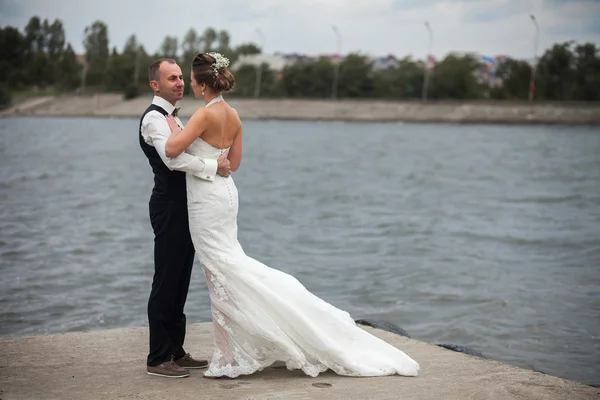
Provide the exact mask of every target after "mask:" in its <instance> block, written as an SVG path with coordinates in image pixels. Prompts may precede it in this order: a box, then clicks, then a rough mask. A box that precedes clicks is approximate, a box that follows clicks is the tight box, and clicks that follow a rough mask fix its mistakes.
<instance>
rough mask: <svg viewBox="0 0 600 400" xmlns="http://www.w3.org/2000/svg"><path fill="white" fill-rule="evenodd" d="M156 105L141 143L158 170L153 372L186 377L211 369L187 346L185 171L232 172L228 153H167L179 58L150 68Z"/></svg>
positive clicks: (189, 255)
mask: <svg viewBox="0 0 600 400" xmlns="http://www.w3.org/2000/svg"><path fill="white" fill-rule="evenodd" d="M148 72H149V78H150V87H151V88H152V90H153V91H154V98H153V100H152V104H151V105H150V106H149V107H148V108H147V109H146V111H145V112H144V114H143V115H142V118H141V121H140V129H139V142H140V146H141V148H142V150H143V151H144V154H145V155H146V157H147V158H148V162H149V163H150V166H151V167H152V171H153V173H154V188H153V190H152V195H151V196H150V223H151V225H152V229H153V231H154V278H153V281H152V290H151V292H150V298H149V300H148V322H149V328H150V353H149V354H148V359H147V362H146V364H147V372H148V374H150V375H156V376H164V377H169V378H185V377H187V376H189V375H190V373H189V371H188V369H194V368H205V367H207V365H208V363H207V361H206V360H195V359H194V358H192V356H191V355H190V354H189V353H186V352H185V350H184V349H183V342H184V339H185V329H186V318H185V314H184V313H183V309H184V306H185V301H186V298H187V293H188V289H189V285H190V277H191V274H192V266H193V263H194V254H195V252H194V246H193V244H192V239H191V237H190V232H189V225H188V214H187V197H186V183H185V179H186V177H185V173H186V172H187V173H189V174H191V175H193V176H194V177H196V178H199V179H204V180H208V181H213V180H214V179H215V175H216V174H219V175H221V176H225V177H226V176H229V173H230V167H229V160H227V158H226V157H227V155H226V154H224V156H222V157H221V158H219V160H211V159H202V158H198V157H194V156H192V155H190V154H186V153H182V154H181V155H179V156H178V157H174V158H168V157H167V156H166V155H165V144H166V142H167V139H168V138H169V135H170V134H171V129H170V128H169V125H168V123H167V120H166V116H167V115H173V116H174V117H175V119H176V120H177V122H178V124H180V125H181V121H179V119H178V118H177V111H178V110H177V109H175V104H176V103H177V101H178V100H181V98H182V97H183V88H184V82H183V75H182V73H181V68H179V66H178V65H177V63H176V62H175V60H172V59H160V60H157V61H155V62H154V63H152V65H150V68H149V71H148Z"/></svg>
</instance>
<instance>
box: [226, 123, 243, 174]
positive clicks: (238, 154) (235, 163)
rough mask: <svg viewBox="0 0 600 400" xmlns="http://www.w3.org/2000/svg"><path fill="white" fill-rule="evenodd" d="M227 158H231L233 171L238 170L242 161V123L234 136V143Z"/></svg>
mask: <svg viewBox="0 0 600 400" xmlns="http://www.w3.org/2000/svg"><path fill="white" fill-rule="evenodd" d="M227 159H228V160H229V163H230V166H231V171H237V169H238V168H239V167H240V163H241V162H242V125H240V128H239V129H238V132H237V133H236V134H235V137H234V138H233V143H232V145H231V148H230V149H229V155H228V156H227Z"/></svg>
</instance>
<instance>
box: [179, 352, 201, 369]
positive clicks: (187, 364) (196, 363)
mask: <svg viewBox="0 0 600 400" xmlns="http://www.w3.org/2000/svg"><path fill="white" fill-rule="evenodd" d="M175 363H176V364H177V365H179V366H180V367H182V368H185V369H201V368H206V367H208V361H206V360H195V359H194V358H193V357H192V355H191V354H190V353H187V354H186V355H185V356H183V357H181V358H180V359H179V360H175Z"/></svg>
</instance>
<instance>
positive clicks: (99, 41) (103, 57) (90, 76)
mask: <svg viewBox="0 0 600 400" xmlns="http://www.w3.org/2000/svg"><path fill="white" fill-rule="evenodd" d="M83 46H84V48H85V61H86V63H87V73H86V77H85V81H86V84H89V85H101V84H102V83H103V80H104V73H105V72H106V67H107V64H108V58H109V53H108V28H107V27H106V24H105V23H104V22H102V21H95V22H94V23H93V24H92V25H90V26H88V27H86V28H85V31H84V39H83Z"/></svg>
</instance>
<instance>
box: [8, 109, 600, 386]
mask: <svg viewBox="0 0 600 400" xmlns="http://www.w3.org/2000/svg"><path fill="white" fill-rule="evenodd" d="M137 124H138V121H137V120H134V119H119V120H107V119H86V118H82V119H62V118H56V119H46V118H10V119H2V120H0V166H1V168H0V200H1V203H0V204H1V207H0V260H1V261H0V269H1V278H0V335H14V334H35V333H47V332H67V331H81V330H92V329H107V328H114V327H125V326H141V325H145V324H146V323H147V317H146V302H147V298H148V294H149V290H150V282H151V277H152V270H153V264H152V233H151V229H150V225H149V220H148V209H147V202H148V197H149V193H150V189H151V185H152V177H151V173H150V169H149V166H148V164H147V161H146V160H145V158H144V157H143V154H142V152H141V150H140V149H139V147H138V144H137ZM244 135H245V138H244V152H245V153H244V160H243V161H242V166H241V168H240V170H239V171H238V172H237V173H236V174H235V175H234V179H235V180H236V183H237V185H238V187H239V193H240V198H241V199H240V216H239V226H240V241H241V243H242V245H243V246H244V248H245V250H246V252H247V253H248V254H249V255H251V256H253V257H255V258H257V259H259V260H261V261H263V262H265V263H266V264H268V265H271V266H273V267H276V268H278V269H281V270H284V271H287V272H289V273H292V274H294V275H295V276H296V277H297V278H298V279H299V280H300V281H302V282H303V283H304V284H305V285H306V286H307V287H308V289H309V290H311V291H313V292H314V293H315V294H317V295H318V296H320V297H322V298H324V299H325V300H327V301H329V302H331V303H333V304H335V305H336V306H338V307H340V308H343V309H345V310H347V311H349V312H350V313H351V314H352V315H353V316H354V317H355V318H377V319H385V320H388V321H391V322H393V323H396V324H398V325H399V326H401V327H403V328H404V329H406V330H407V331H408V333H409V334H410V335H411V336H412V337H413V338H416V339H419V340H424V341H427V342H432V343H454V344H461V345H466V346H470V347H473V348H475V349H477V350H479V351H481V352H483V353H484V354H485V355H486V356H488V357H490V358H493V359H497V360H500V361H504V362H508V363H511V364H514V365H519V366H521V367H525V368H530V369H536V370H541V371H544V372H546V373H549V374H553V375H558V376H561V377H564V378H567V379H573V380H578V381H582V382H588V383H594V382H595V383H599V382H598V381H599V379H598V376H600V367H599V366H598V365H599V364H598V360H600V131H599V129H598V128H587V127H516V126H514V127H513V126H511V127H507V126H483V125H477V126H475V125H472V126H459V125H428V124H425V125H412V124H396V123H394V124H383V123H382V124H374V123H355V124H345V123H314V122H251V121H248V122H246V123H245V128H244ZM186 312H187V314H188V319H189V321H190V322H199V321H208V320H209V318H210V316H209V303H208V295H207V291H206V285H205V283H204V277H203V275H202V274H201V271H200V270H199V269H196V270H195V272H194V276H193V282H192V285H191V288H190V295H189V296H188V303H187V306H186Z"/></svg>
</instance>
